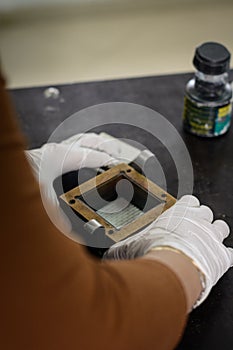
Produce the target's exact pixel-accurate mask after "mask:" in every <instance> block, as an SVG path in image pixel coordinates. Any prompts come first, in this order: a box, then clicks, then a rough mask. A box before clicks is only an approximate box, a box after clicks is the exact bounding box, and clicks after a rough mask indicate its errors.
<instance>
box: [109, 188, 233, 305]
mask: <svg viewBox="0 0 233 350" xmlns="http://www.w3.org/2000/svg"><path fill="white" fill-rule="evenodd" d="M229 233H230V229H229V226H228V225H227V224H226V223H225V221H222V220H216V221H213V212H212V211H211V209H210V208H209V207H207V206H204V205H200V202H199V200H198V199H197V198H196V197H194V196H190V195H187V196H183V197H182V198H181V199H180V200H178V201H177V203H176V204H175V205H173V206H172V207H171V208H170V209H168V210H166V211H165V212H164V213H163V214H161V215H160V216H159V217H158V218H157V220H155V221H154V223H152V225H150V226H149V227H148V228H147V229H144V230H143V231H142V232H141V233H139V234H136V235H134V236H132V237H130V238H128V239H125V240H124V241H121V242H119V243H117V244H115V245H113V246H112V247H111V248H110V249H109V250H108V251H107V252H106V253H105V256H104V257H105V258H108V259H109V258H110V259H134V258H136V257H140V256H144V255H145V254H147V253H148V252H150V251H151V250H153V249H156V248H157V249H158V248H159V249H162V248H163V247H166V248H169V247H171V248H175V249H176V250H178V251H180V252H182V253H184V254H185V255H186V256H187V257H189V258H190V259H191V260H192V261H193V262H194V264H195V265H196V266H197V267H198V269H199V270H200V271H201V272H202V273H203V275H204V278H205V287H204V290H203V293H202V294H201V297H200V299H199V300H198V302H197V303H196V304H195V307H196V306H198V305H199V304H200V303H202V302H203V301H204V300H205V298H206V297H207V296H208V294H209V292H210V290H211V288H212V287H213V285H215V284H216V283H217V281H218V280H219V278H220V277H221V276H222V275H223V274H224V273H225V272H226V271H227V270H228V269H229V267H231V266H232V265H233V249H232V248H227V247H225V246H224V245H223V243H222V242H223V240H224V239H225V238H226V237H227V236H228V235H229Z"/></svg>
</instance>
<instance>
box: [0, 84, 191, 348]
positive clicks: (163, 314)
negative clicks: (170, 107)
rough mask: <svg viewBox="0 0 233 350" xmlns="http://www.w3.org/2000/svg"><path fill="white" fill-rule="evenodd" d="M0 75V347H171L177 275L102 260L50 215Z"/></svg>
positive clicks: (178, 296) (182, 314) (146, 264)
mask: <svg viewBox="0 0 233 350" xmlns="http://www.w3.org/2000/svg"><path fill="white" fill-rule="evenodd" d="M24 146H25V143H24V139H23V137H22V135H21V133H20V131H19V128H18V126H17V122H16V118H15V112H14V110H13V107H12V105H11V102H10V99H9V96H8V94H7V92H6V90H5V88H4V80H3V78H0V164H1V169H0V186H1V201H0V213H1V222H0V227H1V232H0V240H1V241H0V276H1V288H0V323H1V325H0V348H1V349H4V350H15V349H17V350H21V349H22V350H26V349H30V350H47V349H48V350H64V349H69V350H73V349H75V350H77V349H80V350H92V349H96V350H98V349H111V350H115V349H116V350H131V349H132V350H137V349H138V350H139V349H140V350H142V349H143V350H144V349H145V350H146V349H150V350H151V349H159V350H163V349H164V350H168V349H173V348H174V347H175V345H176V344H177V342H178V340H179V338H180V336H181V334H182V331H183V329H184V326H185V323H186V300H185V295H184V291H183V288H182V285H181V283H180V281H179V280H178V278H177V277H176V275H175V274H174V273H173V272H172V271H170V270H169V269H168V268H167V267H165V266H164V265H162V264H160V263H158V262H156V261H150V260H143V259H137V260H134V261H121V262H100V261H99V260H95V259H94V258H92V257H91V256H90V255H89V254H88V253H87V252H86V250H85V248H83V247H81V246H80V245H79V244H77V243H75V242H73V241H71V240H70V239H69V238H67V237H65V236H64V235H63V234H62V233H60V232H59V231H58V230H57V229H56V228H55V227H54V225H53V224H52V223H51V222H50V220H49V218H48V216H47V214H46V212H45V210H44V208H43V205H42V202H41V198H40V192H39V187H38V184H37V182H36V180H35V179H34V177H33V175H32V173H31V169H30V166H29V164H28V163H27V160H26V158H25V156H24V152H23V150H24V148H25V147H24Z"/></svg>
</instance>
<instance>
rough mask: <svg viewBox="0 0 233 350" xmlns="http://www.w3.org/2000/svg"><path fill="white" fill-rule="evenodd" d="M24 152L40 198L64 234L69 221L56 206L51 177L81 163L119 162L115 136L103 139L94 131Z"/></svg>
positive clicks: (68, 226) (94, 164)
mask: <svg viewBox="0 0 233 350" xmlns="http://www.w3.org/2000/svg"><path fill="white" fill-rule="evenodd" d="M25 153H26V156H27V159H28V161H29V163H30V165H31V167H32V169H33V172H34V174H35V176H36V178H37V180H38V181H39V183H40V189H41V195H42V200H43V203H44V206H45V208H46V210H47V212H48V213H49V216H50V218H51V219H52V221H53V222H54V223H55V224H56V226H58V227H59V229H60V230H61V231H63V232H64V233H66V234H69V233H70V232H71V224H70V221H69V219H68V218H67V216H66V215H65V214H64V213H63V211H62V210H61V209H60V206H59V202H58V200H57V196H56V193H55V191H54V189H53V181H54V180H55V178H57V177H58V176H60V175H62V174H64V173H66V172H69V171H73V170H78V169H81V168H83V167H88V168H98V167H101V166H106V165H109V166H113V165H116V164H118V163H119V162H120V160H119V159H120V156H121V154H120V153H121V150H120V148H119V146H118V144H117V141H116V140H114V139H111V140H106V139H105V138H104V137H102V136H100V135H97V134H94V133H89V134H77V135H75V136H72V137H70V138H68V139H66V140H64V141H62V142H61V143H47V144H45V145H43V146H42V147H41V148H38V149H33V150H29V151H25ZM117 158H119V159H117Z"/></svg>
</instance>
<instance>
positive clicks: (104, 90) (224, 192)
mask: <svg viewBox="0 0 233 350" xmlns="http://www.w3.org/2000/svg"><path fill="white" fill-rule="evenodd" d="M191 76H192V75H191V74H179V75H168V76H156V77H146V78H134V79H122V80H114V81H103V82H91V83H79V84H69V85H68V84H67V85H59V86H57V88H58V89H59V91H60V96H59V99H54V100H52V102H51V100H50V103H49V104H48V99H46V98H45V96H44V90H45V89H46V88H47V87H35V88H25V89H15V90H11V93H12V96H13V100H14V102H15V105H16V110H17V112H18V115H19V119H20V122H21V126H22V129H23V131H24V133H25V134H26V136H27V138H28V142H29V147H30V148H33V147H39V146H41V145H42V144H43V143H45V142H46V141H47V139H48V137H49V136H50V134H51V133H52V132H53V131H54V129H55V128H56V127H57V126H58V125H59V124H60V123H61V122H62V121H63V120H65V119H66V118H67V117H69V116H70V115H72V114H73V113H75V112H77V111H79V110H81V109H83V108H85V107H89V106H92V105H95V104H100V103H105V102H118V101H119V102H131V103H136V104H140V105H143V106H146V107H149V108H151V109H153V110H155V111H157V112H159V113H161V114H162V115H163V116H165V117H166V118H167V119H168V120H169V121H170V122H171V123H172V124H173V125H174V126H175V128H176V129H177V130H178V132H179V133H180V135H181V137H182V138H183V140H184V142H185V144H186V146H187V148H188V150H189V152H190V156H191V159H192V163H193V168H194V179H195V181H194V194H195V195H197V196H198V198H199V199H200V201H201V202H203V203H204V204H207V205H209V206H210V207H211V208H212V209H213V211H214V214H215V218H218V219H220V218H221V219H225V220H226V221H227V222H228V224H229V225H230V226H231V228H233V204H232V203H233V177H232V173H233V156H232V154H233V153H232V149H233V128H231V129H230V131H229V132H228V133H227V134H226V135H224V136H222V137H219V138H215V139H202V138H197V137H195V136H193V135H190V134H187V133H185V132H184V131H183V129H182V111H183V96H184V87H185V84H186V82H187V81H188V80H189V79H190V77H191ZM51 103H52V107H51ZM103 130H104V131H107V132H109V133H111V134H113V135H114V136H118V131H117V130H119V128H118V129H116V128H115V129H114V128H112V126H109V127H107V128H105V129H103ZM98 131H100V130H98ZM135 132H136V133H138V132H137V131H135ZM123 134H124V132H123ZM123 136H124V135H123ZM126 136H127V135H126ZM121 137H122V132H121ZM135 137H136V136H135ZM137 137H139V138H140V142H142V143H144V144H145V145H146V146H147V147H148V148H150V149H151V150H152V151H153V152H155V153H156V149H155V146H154V144H153V145H152V144H150V138H148V135H146V134H143V133H142V134H140V135H139V134H137ZM231 147H232V149H231ZM157 151H158V150H157ZM158 158H159V155H158ZM163 161H164V164H163ZM161 163H162V166H163V167H164V169H165V170H164V172H165V174H166V176H167V173H166V171H168V170H169V168H167V165H166V159H165V160H164V159H163V157H161ZM176 186H177V184H176V179H175V175H174V179H173V173H172V172H169V175H168V190H169V192H171V193H172V194H173V195H176V190H177V188H176ZM225 243H226V244H227V245H230V246H232V247H233V234H231V235H230V237H228V238H227V239H226V241H225ZM155 312H156V310H155ZM177 349H180V350H181V349H183V350H192V349H198V350H207V349H214V350H215V349H216V350H217V349H224V350H228V349H229V350H232V349H233V269H230V270H229V271H228V272H227V273H226V274H225V275H224V277H223V278H222V279H221V280H220V281H219V282H218V283H217V285H216V286H215V287H214V288H213V290H212V292H211V294H210V295H209V297H208V299H207V300H206V301H205V302H204V303H203V304H202V305H201V306H200V307H199V308H197V309H196V310H194V311H193V312H192V313H191V315H190V317H189V321H188V325H187V328H186V331H185V333H184V336H183V338H182V340H181V342H180V344H179V346H178V348H177Z"/></svg>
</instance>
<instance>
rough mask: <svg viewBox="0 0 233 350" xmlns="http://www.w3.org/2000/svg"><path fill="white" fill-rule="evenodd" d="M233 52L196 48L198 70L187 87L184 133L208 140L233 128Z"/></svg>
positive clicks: (213, 47)
mask: <svg viewBox="0 0 233 350" xmlns="http://www.w3.org/2000/svg"><path fill="white" fill-rule="evenodd" d="M230 56H231V55H230V52H229V51H228V50H227V49H226V48H225V47H224V46H223V45H221V44H219V43H215V42H207V43H204V44H202V45H200V46H199V47H197V48H196V51H195V56H194V59H193V64H194V66H195V68H196V69H197V70H196V72H195V75H194V77H193V78H192V79H191V80H190V81H189V82H188V83H187V85H186V95H185V102H184V113H183V125H184V129H185V130H186V131H188V132H190V133H192V134H195V135H198V136H204V137H216V136H219V135H222V134H224V133H225V132H226V131H227V130H228V129H229V127H230V122H231V110H232V108H231V107H232V106H231V100H232V88H231V85H230V83H229V80H228V79H229V77H228V71H229V66H230Z"/></svg>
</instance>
